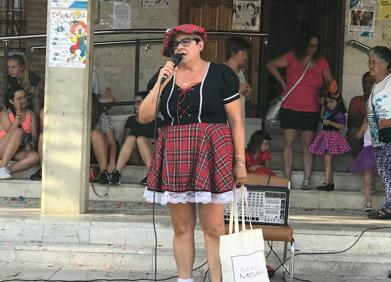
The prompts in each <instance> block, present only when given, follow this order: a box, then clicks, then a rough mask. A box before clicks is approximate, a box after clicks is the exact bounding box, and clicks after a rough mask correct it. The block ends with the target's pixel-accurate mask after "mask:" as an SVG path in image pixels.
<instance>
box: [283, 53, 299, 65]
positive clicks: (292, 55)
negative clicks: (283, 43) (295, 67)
mask: <svg viewBox="0 0 391 282" xmlns="http://www.w3.org/2000/svg"><path fill="white" fill-rule="evenodd" d="M284 57H285V60H286V63H287V64H288V65H290V64H292V62H293V61H295V60H296V61H297V59H296V55H295V53H294V52H292V51H291V52H288V53H285V54H284Z"/></svg>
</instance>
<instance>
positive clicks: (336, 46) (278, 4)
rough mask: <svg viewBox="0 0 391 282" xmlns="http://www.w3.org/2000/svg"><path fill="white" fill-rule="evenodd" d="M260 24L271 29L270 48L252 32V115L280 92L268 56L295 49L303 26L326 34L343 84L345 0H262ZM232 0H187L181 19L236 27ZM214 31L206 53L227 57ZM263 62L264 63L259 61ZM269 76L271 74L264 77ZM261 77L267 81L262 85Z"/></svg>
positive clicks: (326, 53) (325, 50)
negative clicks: (253, 91) (267, 63)
mask: <svg viewBox="0 0 391 282" xmlns="http://www.w3.org/2000/svg"><path fill="white" fill-rule="evenodd" d="M260 1H261V14H262V16H261V17H262V18H261V30H260V32H263V33H268V34H270V39H269V43H268V48H267V50H268V51H267V52H266V50H264V49H263V48H262V44H263V43H262V42H261V40H260V39H259V38H256V37H253V38H251V37H248V38H247V39H249V40H250V42H251V46H252V48H251V50H252V54H250V56H249V58H250V60H249V63H248V76H249V77H248V81H250V82H251V85H252V87H253V89H254V90H255V92H256V93H255V94H254V97H253V100H252V103H251V107H252V109H251V111H250V115H249V116H250V117H260V116H263V114H264V113H265V111H266V108H267V105H268V102H269V101H270V100H271V99H273V97H275V96H276V95H277V94H279V91H280V89H279V85H278V83H277V82H276V81H275V80H274V78H272V77H271V76H270V75H269V73H268V72H267V70H266V69H265V68H264V65H265V63H266V62H267V61H269V60H270V59H272V58H275V57H277V56H279V55H282V54H284V53H285V52H287V51H289V50H292V49H293V48H294V46H295V44H296V42H297V39H298V38H299V36H300V35H301V34H302V33H303V32H309V31H314V32H316V33H318V34H319V35H320V37H321V40H322V45H323V47H322V55H323V56H324V57H325V58H326V60H327V61H328V63H329V64H330V69H331V73H332V74H333V76H334V77H335V78H336V79H337V81H338V82H339V84H340V83H341V78H342V71H343V70H342V63H343V57H342V56H343V44H344V32H345V7H346V0H260ZM232 2H233V1H232V0H182V1H180V3H181V5H180V19H179V22H180V23H194V24H198V25H201V26H203V27H205V28H206V29H207V30H208V31H212V30H213V31H231V30H232V28H231V24H232V21H231V19H232V13H233V9H232V6H233V5H232ZM227 37H228V36H220V37H218V36H211V37H210V38H209V40H208V44H207V45H208V46H207V50H206V52H205V53H204V58H205V59H208V60H210V61H213V62H222V61H223V58H224V39H226V38H227ZM260 62H262V63H260ZM265 78H266V79H265ZM261 80H262V81H263V83H262V85H261Z"/></svg>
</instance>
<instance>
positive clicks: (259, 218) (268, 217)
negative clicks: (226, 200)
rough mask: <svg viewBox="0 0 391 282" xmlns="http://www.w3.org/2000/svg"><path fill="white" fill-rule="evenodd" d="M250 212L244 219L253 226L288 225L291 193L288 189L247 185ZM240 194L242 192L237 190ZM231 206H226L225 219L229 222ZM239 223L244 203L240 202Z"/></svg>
mask: <svg viewBox="0 0 391 282" xmlns="http://www.w3.org/2000/svg"><path fill="white" fill-rule="evenodd" d="M246 187H247V195H248V198H247V201H248V205H249V210H248V211H247V210H245V214H244V217H245V219H246V221H247V220H250V221H251V223H252V224H254V225H257V224H265V225H279V226H285V225H287V224H288V215H289V193H290V190H289V189H288V188H287V187H274V186H273V187H270V186H262V185H248V186H247V185H246ZM237 192H238V193H239V194H240V190H239V189H237ZM230 207H231V204H226V205H225V209H224V219H225V221H226V222H229V213H230ZM238 211H239V213H238V214H239V221H241V213H242V203H241V201H240V198H239V200H238Z"/></svg>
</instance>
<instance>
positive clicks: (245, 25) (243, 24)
mask: <svg viewBox="0 0 391 282" xmlns="http://www.w3.org/2000/svg"><path fill="white" fill-rule="evenodd" d="M260 15H261V1H260V0H247V1H242V0H234V1H233V13H232V30H253V31H259V30H260Z"/></svg>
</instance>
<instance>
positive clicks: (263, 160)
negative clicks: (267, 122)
mask: <svg viewBox="0 0 391 282" xmlns="http://www.w3.org/2000/svg"><path fill="white" fill-rule="evenodd" d="M271 140H272V138H271V136H270V134H269V133H267V132H266V131H262V130H257V131H255V132H254V133H253V135H251V137H250V142H248V144H247V149H246V170H247V171H248V172H255V173H259V174H263V175H275V173H274V172H273V171H272V170H271V168H270V165H271V160H272V155H271V153H270V151H269V147H270V141H271Z"/></svg>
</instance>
